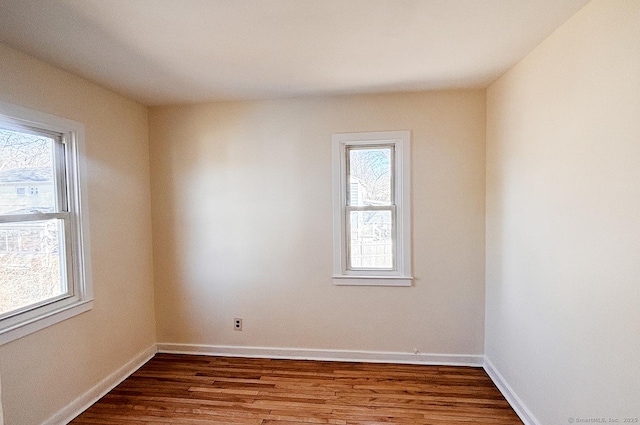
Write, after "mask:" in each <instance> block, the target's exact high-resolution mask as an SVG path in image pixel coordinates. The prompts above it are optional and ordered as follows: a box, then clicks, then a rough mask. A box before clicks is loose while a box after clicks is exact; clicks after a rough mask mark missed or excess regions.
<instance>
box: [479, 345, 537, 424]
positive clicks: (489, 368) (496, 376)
mask: <svg viewBox="0 0 640 425" xmlns="http://www.w3.org/2000/svg"><path fill="white" fill-rule="evenodd" d="M484 370H485V372H487V375H489V378H491V380H492V381H493V383H494V384H495V385H496V387H498V389H499V390H500V392H501V393H502V395H503V396H504V398H505V399H507V402H508V403H509V404H510V405H511V408H512V409H513V410H514V411H515V412H516V414H517V415H518V416H519V417H520V420H522V422H524V424H525V425H540V421H538V419H536V417H535V416H534V415H533V413H531V411H530V410H529V409H528V408H527V406H526V405H525V404H524V402H523V401H522V400H521V399H520V397H518V396H517V394H516V393H515V392H514V391H513V388H511V386H510V385H509V384H508V383H507V381H506V380H505V379H504V377H503V376H502V375H501V374H500V372H498V369H496V367H495V366H494V365H493V363H491V361H490V360H489V359H488V358H487V357H486V356H485V357H484Z"/></svg>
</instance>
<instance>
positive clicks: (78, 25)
mask: <svg viewBox="0 0 640 425" xmlns="http://www.w3.org/2000/svg"><path fill="white" fill-rule="evenodd" d="M587 2H588V0H0V41H2V42H4V43H5V44H7V45H9V46H11V47H14V48H16V49H18V50H22V51H24V52H26V53H28V54H30V55H33V56H36V57H38V58H41V59H43V60H45V61H47V62H49V63H52V64H54V65H55V66H58V67H60V68H62V69H65V70H67V71H70V72H72V73H74V74H77V75H80V76H82V77H85V78H87V79H88V80H91V81H94V82H96V83H98V84H100V85H102V86H105V87H108V88H111V89H113V90H114V91H116V92H119V93H122V94H124V95H126V96H128V97H130V98H132V99H135V100H138V101H140V102H142V103H144V104H147V105H158V104H171V103H190V102H204V101H209V100H220V99H258V98H270V97H290V96H308V95H317V94H342V93H364V92H383V91H409V90H424V89H445V88H471V87H486V86H487V85H489V84H490V83H491V82H492V81H494V80H495V79H496V78H498V77H499V76H500V75H501V74H502V73H504V72H505V71H506V70H508V69H509V68H510V67H511V66H513V65H514V64H515V63H517V62H518V61H519V60H520V59H522V58H523V57H524V56H525V55H526V54H527V53H529V52H530V51H531V50H532V49H533V48H534V47H536V46H537V45H538V44H539V43H540V42H541V41H542V40H543V39H544V38H545V37H547V36H548V35H549V34H551V33H552V32H553V31H554V30H555V29H556V28H558V27H559V26H560V25H561V24H562V23H564V22H565V21H566V20H567V19H568V18H570V17H571V16H572V15H573V14H575V13H576V12H577V11H578V10H579V9H580V8H581V7H583V6H584V5H585V4H586V3H587Z"/></svg>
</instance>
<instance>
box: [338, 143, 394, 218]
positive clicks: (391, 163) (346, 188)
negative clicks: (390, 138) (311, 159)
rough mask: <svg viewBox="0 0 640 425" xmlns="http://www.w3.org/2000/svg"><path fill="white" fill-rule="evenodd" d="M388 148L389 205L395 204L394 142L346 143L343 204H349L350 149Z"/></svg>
mask: <svg viewBox="0 0 640 425" xmlns="http://www.w3.org/2000/svg"><path fill="white" fill-rule="evenodd" d="M385 148H387V149H389V151H390V158H389V186H390V187H389V190H390V194H389V205H396V171H395V168H396V163H395V157H396V154H395V152H396V146H395V144H393V143H391V144H385V143H379V144H357V145H356V144H350V145H346V146H345V149H344V162H345V172H344V175H345V179H344V183H343V184H344V187H343V190H344V193H345V203H344V205H345V206H351V151H354V150H369V149H371V150H373V149H385Z"/></svg>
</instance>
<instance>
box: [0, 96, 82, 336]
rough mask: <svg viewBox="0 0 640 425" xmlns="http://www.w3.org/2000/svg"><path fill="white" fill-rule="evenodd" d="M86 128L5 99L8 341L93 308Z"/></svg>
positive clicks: (2, 291)
mask: <svg viewBox="0 0 640 425" xmlns="http://www.w3.org/2000/svg"><path fill="white" fill-rule="evenodd" d="M83 132H84V131H83V126H82V124H80V123H77V122H75V121H71V120H67V119H64V118H59V117H55V116H52V115H48V114H44V113H41V112H37V111H33V110H30V109H26V108H22V107H18V106H15V105H10V104H6V103H2V102H0V344H2V343H6V342H8V341H11V340H14V339H16V338H20V337H22V336H24V335H26V334H28V333H31V332H34V331H36V330H39V329H41V328H43V327H46V326H49V325H52V324H53V323H56V322H58V321H61V320H64V319H67V318H69V317H71V316H74V315H76V314H79V313H82V312H84V311H87V310H88V309H90V308H91V304H92V301H91V300H92V291H91V281H90V274H89V270H88V268H89V257H88V248H89V247H88V234H87V232H88V227H87V223H88V222H87V218H86V211H85V209H84V208H83V204H84V203H85V202H86V200H85V199H84V198H85V197H86V190H85V184H84V181H83V180H82V179H81V177H82V168H83V164H82V149H83V137H84V135H83Z"/></svg>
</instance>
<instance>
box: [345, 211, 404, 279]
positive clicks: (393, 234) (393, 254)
mask: <svg viewBox="0 0 640 425" xmlns="http://www.w3.org/2000/svg"><path fill="white" fill-rule="evenodd" d="M354 211H389V212H390V215H391V267H356V266H354V265H353V264H352V263H353V261H352V246H351V232H352V229H351V213H352V212H354ZM344 220H345V221H344V222H345V227H346V229H345V236H344V238H345V242H346V245H347V246H346V250H345V252H346V260H347V262H346V263H347V264H346V269H347V270H348V271H383V270H384V271H395V270H397V264H398V262H397V260H396V252H397V248H396V242H397V236H396V207H395V205H390V206H363V207H351V206H348V207H345V217H344Z"/></svg>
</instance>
